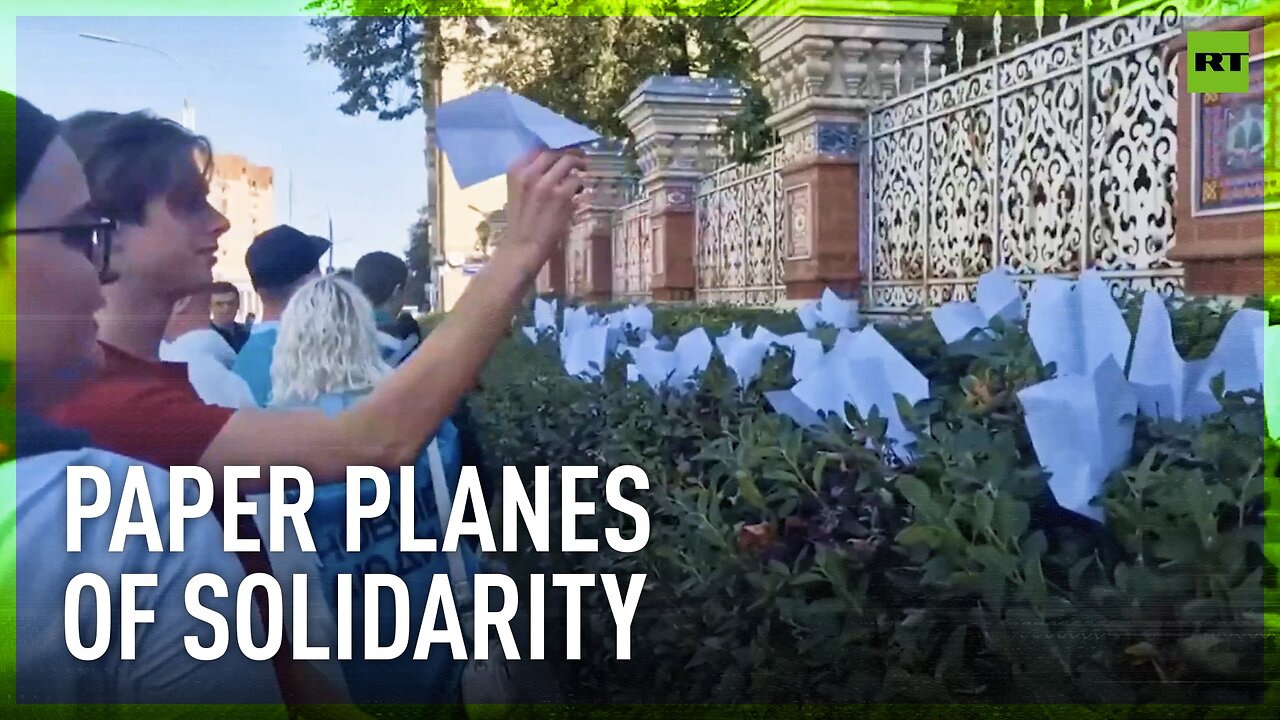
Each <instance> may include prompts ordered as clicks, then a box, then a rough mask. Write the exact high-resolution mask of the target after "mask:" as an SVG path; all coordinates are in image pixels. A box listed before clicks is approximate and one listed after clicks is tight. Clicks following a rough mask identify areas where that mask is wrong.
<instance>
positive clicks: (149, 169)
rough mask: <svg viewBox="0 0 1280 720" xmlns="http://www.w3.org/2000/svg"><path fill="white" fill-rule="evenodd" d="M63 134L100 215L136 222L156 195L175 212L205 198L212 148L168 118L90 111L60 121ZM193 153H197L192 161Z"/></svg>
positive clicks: (142, 113)
mask: <svg viewBox="0 0 1280 720" xmlns="http://www.w3.org/2000/svg"><path fill="white" fill-rule="evenodd" d="M62 136H63V137H64V138H65V139H66V141H67V143H68V144H69V145H71V149H72V150H74V151H75V153H76V156H77V157H79V158H80V163H81V164H82V165H84V174H85V179H86V180H88V181H89V195H90V197H91V198H92V204H93V206H94V208H95V209H96V210H97V211H98V212H99V213H101V214H102V215H105V216H107V217H109V218H112V219H114V220H119V221H121V222H127V223H131V224H135V225H140V224H142V223H144V222H146V217H145V214H146V207H147V203H149V202H151V201H152V200H154V199H155V198H158V197H165V198H166V202H168V203H169V206H170V207H171V208H173V209H174V210H177V211H180V212H194V211H195V210H198V209H200V206H201V205H202V204H203V203H206V202H208V195H209V180H210V178H211V177H212V175H213V147H212V146H211V145H210V144H209V140H208V138H205V137H204V136H202V135H196V134H194V133H192V132H191V131H190V130H188V129H186V128H184V127H182V126H181V125H179V124H178V123H176V122H174V121H172V120H168V119H165V118H161V117H157V116H156V115H155V114H153V113H150V112H146V111H138V112H131V113H114V112H105V111H101V110H90V111H87V112H82V113H80V114H78V115H75V116H73V117H71V118H68V119H67V120H64V121H62ZM193 153H198V154H199V156H200V159H199V160H196V161H195V162H194V163H193V158H192V155H193ZM193 170H194V172H192V171H193Z"/></svg>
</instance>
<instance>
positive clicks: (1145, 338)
mask: <svg viewBox="0 0 1280 720" xmlns="http://www.w3.org/2000/svg"><path fill="white" fill-rule="evenodd" d="M1207 369H1208V363H1207V361H1205V360H1199V361H1192V362H1188V361H1186V360H1183V359H1182V356H1181V355H1179V354H1178V349H1177V347H1175V346H1174V344H1173V324H1172V321H1170V319H1169V310H1168V308H1166V307H1165V304H1164V300H1162V299H1161V298H1160V296H1159V295H1158V294H1156V293H1153V292H1149V293H1147V294H1146V295H1144V296H1143V298H1142V316H1141V318H1140V319H1139V321H1138V334H1137V336H1136V337H1135V338H1134V341H1133V360H1132V361H1131V362H1130V366H1129V382H1130V383H1132V384H1133V390H1134V392H1135V393H1136V394H1137V397H1138V409H1139V411H1140V412H1142V414H1143V415H1148V416H1151V417H1158V418H1167V419H1170V420H1176V421H1182V420H1198V419H1200V418H1201V417H1204V416H1205V415H1207V414H1209V413H1212V412H1216V411H1217V410H1218V409H1219V406H1218V401H1217V400H1214V399H1213V393H1212V392H1211V391H1210V389H1209V378H1208V376H1207V374H1206V370H1207Z"/></svg>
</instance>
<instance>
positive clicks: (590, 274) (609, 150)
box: [565, 140, 627, 302]
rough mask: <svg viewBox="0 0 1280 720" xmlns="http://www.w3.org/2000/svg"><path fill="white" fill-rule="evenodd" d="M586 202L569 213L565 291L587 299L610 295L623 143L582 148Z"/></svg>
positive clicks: (623, 169) (624, 168) (621, 191)
mask: <svg viewBox="0 0 1280 720" xmlns="http://www.w3.org/2000/svg"><path fill="white" fill-rule="evenodd" d="M585 150H586V160H587V172H586V175H585V180H586V185H587V187H588V188H589V189H590V190H591V194H590V195H589V196H588V197H589V200H588V202H587V203H585V204H583V205H580V206H579V207H578V210H577V212H576V213H575V214H574V216H573V226H572V227H571V228H570V230H569V242H568V243H567V245H566V247H565V263H566V264H565V284H566V293H567V294H568V295H569V296H570V297H577V298H581V299H583V300H586V301H589V302H608V301H609V300H610V299H611V298H612V297H613V213H614V211H615V210H617V209H618V208H619V207H621V206H622V200H623V196H624V195H625V189H624V183H623V179H624V177H625V176H626V173H627V163H626V156H625V155H624V154H623V145H622V143H620V142H617V141H613V140H599V141H596V142H594V143H592V144H591V145H589V146H587V147H586V148H585Z"/></svg>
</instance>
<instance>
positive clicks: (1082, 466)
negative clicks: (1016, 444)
mask: <svg viewBox="0 0 1280 720" xmlns="http://www.w3.org/2000/svg"><path fill="white" fill-rule="evenodd" d="M1018 400H1019V401H1020V402H1021V403H1022V407H1023V409H1024V411H1025V412H1026V422H1027V431H1028V432H1029V433H1030V435H1031V444H1032V447H1034V448H1035V451H1036V457H1037V458H1039V461H1040V465H1041V466H1042V467H1043V468H1044V469H1045V470H1047V471H1048V472H1049V473H1050V476H1049V489H1050V490H1051V491H1052V492H1053V497H1054V499H1055V500H1057V502H1058V504H1059V505H1061V506H1062V507H1063V508H1065V509H1067V510H1070V511H1072V512H1075V513H1078V514H1080V515H1083V516H1085V517H1088V518H1092V519H1094V520H1097V521H1099V522H1101V521H1102V520H1103V516H1104V513H1103V511H1102V508H1099V507H1095V506H1093V505H1090V504H1089V501H1090V500H1092V499H1093V498H1094V497H1096V496H1097V495H1098V493H1099V492H1100V491H1101V490H1102V487H1103V483H1105V482H1106V479H1107V477H1108V476H1109V475H1110V474H1111V473H1113V472H1115V471H1116V470H1119V469H1120V468H1122V467H1124V466H1125V465H1126V464H1127V463H1128V461H1129V455H1130V452H1131V450H1132V448H1133V430H1134V418H1133V416H1134V415H1135V414H1136V413H1137V409H1138V398H1137V395H1136V394H1135V393H1134V391H1133V388H1132V387H1130V385H1129V382H1128V381H1127V380H1125V377H1124V372H1123V371H1122V370H1121V369H1120V366H1119V364H1117V363H1116V361H1115V359H1114V358H1112V357H1110V356H1107V357H1105V358H1104V359H1103V361H1102V364H1101V365H1100V366H1099V367H1098V369H1097V370H1095V371H1094V372H1093V373H1092V374H1091V375H1089V376H1084V375H1066V376H1062V377H1057V378H1054V379H1052V380H1047V381H1045V382H1042V383H1038V384H1036V385H1032V386H1031V387H1028V388H1025V389H1023V390H1022V391H1020V392H1019V393H1018Z"/></svg>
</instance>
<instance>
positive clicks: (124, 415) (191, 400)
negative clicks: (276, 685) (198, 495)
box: [49, 342, 292, 697]
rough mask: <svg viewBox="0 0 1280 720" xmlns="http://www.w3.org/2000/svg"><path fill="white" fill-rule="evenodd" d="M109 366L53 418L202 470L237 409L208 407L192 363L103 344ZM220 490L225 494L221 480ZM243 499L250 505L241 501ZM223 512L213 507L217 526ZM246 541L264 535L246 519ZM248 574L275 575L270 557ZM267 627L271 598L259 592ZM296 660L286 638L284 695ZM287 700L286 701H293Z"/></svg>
mask: <svg viewBox="0 0 1280 720" xmlns="http://www.w3.org/2000/svg"><path fill="white" fill-rule="evenodd" d="M99 345H101V346H102V351H103V354H104V355H105V356H106V363H105V365H104V367H103V371H102V373H101V374H100V375H99V376H98V378H97V379H96V380H94V381H93V382H91V383H88V384H87V385H86V386H85V387H84V388H83V389H81V390H80V391H79V392H78V393H77V394H76V395H75V396H74V397H72V398H71V399H69V400H67V401H65V402H63V403H62V404H60V405H58V406H57V407H56V408H54V410H53V412H52V413H50V415H49V419H50V420H52V421H53V422H54V423H56V424H58V425H61V426H63V427H69V428H77V429H80V430H85V431H87V432H88V433H89V436H90V437H91V438H92V440H93V443H92V444H93V446H94V447H96V448H101V449H103V450H109V451H111V452H114V453H117V454H119V455H123V456H125V457H129V458H135V459H137V460H142V461H144V462H148V463H151V464H152V465H156V466H158V467H160V468H162V469H165V470H168V469H169V468H170V467H172V466H174V465H199V464H200V458H202V457H203V456H204V451H205V450H206V449H208V447H209V445H210V443H212V442H213V439H214V438H215V437H217V436H218V433H220V432H222V428H223V426H225V425H226V424H227V421H228V420H230V419H231V416H232V415H234V414H235V412H236V411H235V410H232V409H230V408H224V407H218V406H216V405H206V404H205V403H204V401H203V400H201V399H200V396H199V395H198V394H197V393H196V390H195V388H194V387H192V386H191V381H190V380H189V379H188V376H187V365H186V363H173V362H158V361H152V360H143V359H141V358H137V357H134V356H132V355H129V354H128V353H125V352H123V351H121V350H117V349H116V348H114V347H112V346H111V345H108V344H106V343H104V342H99ZM214 486H215V487H219V488H220V487H221V483H220V482H219V479H218V477H217V474H216V473H215V477H214ZM242 499H243V498H242ZM221 510H222V508H221V505H220V504H219V503H215V504H214V512H215V513H216V514H217V515H218V521H219V522H221V521H222V516H221V515H222V513H221ZM237 524H238V525H239V532H238V535H239V537H242V538H252V539H254V540H258V541H259V544H260V546H261V545H262V543H261V535H260V534H259V532H258V526H257V524H256V523H254V521H253V518H252V517H248V516H244V515H242V516H240V517H239V520H238V523H237ZM238 555H239V558H240V564H241V565H242V566H243V567H244V572H245V574H246V575H252V574H253V573H267V574H271V561H270V559H269V558H268V557H267V555H266V553H265V551H262V550H259V551H258V552H254V553H249V552H246V553H238ZM255 595H256V596H257V597H256V599H257V600H258V603H259V604H258V609H259V611H260V612H261V613H263V622H266V615H265V613H266V604H265V602H266V593H265V592H261V588H260V589H259V592H257V593H255ZM291 655H292V652H291V651H290V650H289V639H288V638H287V637H284V638H282V640H281V645H280V652H279V653H277V654H276V657H275V658H273V659H274V661H275V669H276V674H277V677H278V678H279V679H280V681H281V691H282V692H286V693H287V692H288V688H287V687H286V686H285V685H286V683H285V680H284V679H285V677H287V671H286V670H285V668H284V665H283V663H285V662H286V661H287V660H288V658H289V657H290V656H291ZM286 697H287V695H286Z"/></svg>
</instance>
